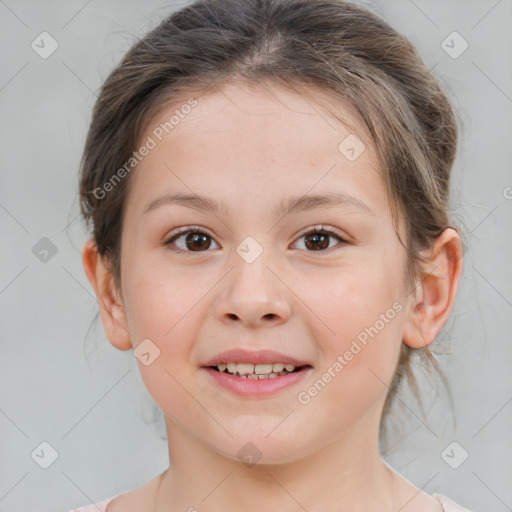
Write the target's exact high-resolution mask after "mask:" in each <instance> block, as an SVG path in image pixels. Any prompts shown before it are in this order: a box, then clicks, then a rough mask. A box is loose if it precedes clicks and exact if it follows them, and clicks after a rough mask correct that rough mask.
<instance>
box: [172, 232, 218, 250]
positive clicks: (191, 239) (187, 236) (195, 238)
mask: <svg viewBox="0 0 512 512" xmlns="http://www.w3.org/2000/svg"><path fill="white" fill-rule="evenodd" d="M212 242H213V243H214V244H215V245H217V243H216V242H215V241H214V240H213V238H212V237H211V236H210V235H208V234H207V233H205V232H204V231H201V230H199V229H196V228H194V229H190V228H188V229H183V230H181V231H180V232H178V233H175V234H174V235H173V236H171V238H169V239H168V240H167V241H166V242H165V245H168V246H171V249H172V250H174V251H177V252H204V251H206V250H208V249H209V248H210V247H211V244H212ZM173 245H174V246H175V247H172V246H173ZM176 247H177V248H176ZM214 248H215V247H214ZM216 248H219V247H218V245H217V247H216Z"/></svg>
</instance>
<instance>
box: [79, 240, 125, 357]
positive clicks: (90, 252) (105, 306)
mask: <svg viewBox="0 0 512 512" xmlns="http://www.w3.org/2000/svg"><path fill="white" fill-rule="evenodd" d="M82 262H83V265H84V270H85V273H86V275H87V279H88V280H89V282H90V283H91V286H92V287H93V288H94V292H95V293H96V298H97V299H98V305H99V308H100V315H101V320H102V323H103V328H104V329H105V333H106V335H107V338H108V340H109V341H110V343H112V345H113V346H114V347H116V348H118V349H119V350H130V349H131V348H133V346H132V343H131V340H130V335H129V332H128V324H127V320H126V313H125V309H124V305H123V302H122V300H121V298H120V297H119V295H120V294H119V293H118V290H117V287H116V286H115V283H114V277H113V276H112V273H111V272H110V270H109V268H108V266H107V265H106V263H105V261H104V259H103V258H102V256H101V255H100V254H99V253H98V248H97V246H96V243H95V242H94V240H92V239H91V240H88V241H87V242H86V243H85V245H84V248H83V250H82Z"/></svg>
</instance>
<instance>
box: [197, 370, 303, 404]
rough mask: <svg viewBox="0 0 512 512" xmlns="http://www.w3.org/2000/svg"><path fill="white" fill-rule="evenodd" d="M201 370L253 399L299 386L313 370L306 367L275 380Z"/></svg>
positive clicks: (221, 384)
mask: <svg viewBox="0 0 512 512" xmlns="http://www.w3.org/2000/svg"><path fill="white" fill-rule="evenodd" d="M201 369H202V370H205V371H206V372H207V373H208V375H210V376H211V378H212V379H213V380H214V382H215V383H216V384H218V385H219V386H222V387H223V388H225V389H228V390H229V391H232V392H233V393H235V394H237V395H240V396H253V397H260V396H268V395H273V394H275V393H277V392H278V391H280V390H281V389H284V388H288V387H290V386H293V385H294V384H297V383H298V382H300V381H301V380H302V379H304V378H305V377H306V376H307V375H309V373H310V371H311V370H313V368H312V367H311V366H306V367H304V368H303V369H302V370H299V371H298V372H293V373H290V374H288V375H280V376H278V377H275V378H273V379H243V378H241V377H235V376H234V375H230V374H229V373H226V372H219V371H217V370H214V369H213V368H209V367H206V366H203V367H202V368H201Z"/></svg>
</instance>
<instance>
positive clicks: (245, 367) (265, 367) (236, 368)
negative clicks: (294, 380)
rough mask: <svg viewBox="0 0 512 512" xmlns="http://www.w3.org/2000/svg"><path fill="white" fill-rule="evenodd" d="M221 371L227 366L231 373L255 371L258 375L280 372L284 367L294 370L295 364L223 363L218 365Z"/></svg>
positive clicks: (289, 370)
mask: <svg viewBox="0 0 512 512" xmlns="http://www.w3.org/2000/svg"><path fill="white" fill-rule="evenodd" d="M217 368H218V369H219V371H220V372H223V371H224V370H225V369H226V368H227V369H228V372H229V373H233V374H235V373H237V372H238V373H239V374H240V375H247V374H250V373H255V374H256V375H265V374H267V373H279V372H282V371H283V368H284V369H285V370H286V371H287V372H293V370H295V365H293V364H283V363H265V364H248V363H227V364H225V363H221V364H219V365H217Z"/></svg>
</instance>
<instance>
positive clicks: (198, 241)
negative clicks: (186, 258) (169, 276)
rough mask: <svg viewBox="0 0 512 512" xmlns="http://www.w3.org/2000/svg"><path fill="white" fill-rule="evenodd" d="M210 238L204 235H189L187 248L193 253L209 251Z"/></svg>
mask: <svg viewBox="0 0 512 512" xmlns="http://www.w3.org/2000/svg"><path fill="white" fill-rule="evenodd" d="M209 238H210V237H209V236H207V235H203V234H202V233H189V234H188V235H187V237H186V245H187V248H188V249H190V250H192V251H195V250H198V249H199V250H201V249H208V248H209V247H210V242H208V239H209ZM189 242H191V244H189ZM203 244H204V245H203Z"/></svg>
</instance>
